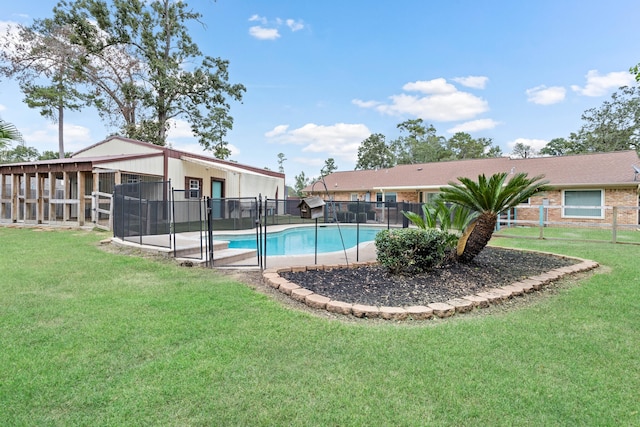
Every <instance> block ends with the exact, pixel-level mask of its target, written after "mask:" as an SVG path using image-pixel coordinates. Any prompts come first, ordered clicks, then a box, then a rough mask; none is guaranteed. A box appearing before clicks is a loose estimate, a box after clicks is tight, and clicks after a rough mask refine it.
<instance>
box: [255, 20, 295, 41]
mask: <svg viewBox="0 0 640 427" xmlns="http://www.w3.org/2000/svg"><path fill="white" fill-rule="evenodd" d="M249 22H258V23H260V25H254V26H253V27H251V28H249V34H250V35H251V36H252V37H254V38H256V39H258V40H276V39H278V38H280V31H279V29H280V27H283V26H285V25H286V26H287V27H288V28H289V29H290V30H291V32H294V33H295V32H296V31H300V30H302V29H304V28H305V24H304V22H303V21H302V20H301V19H298V20H295V19H290V18H289V19H282V18H275V19H273V20H269V19H267V18H265V17H264V16H260V15H258V14H254V15H251V17H250V18H249Z"/></svg>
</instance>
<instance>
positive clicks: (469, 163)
mask: <svg viewBox="0 0 640 427" xmlns="http://www.w3.org/2000/svg"><path fill="white" fill-rule="evenodd" d="M500 172H507V173H512V174H513V173H519V172H526V173H527V174H528V175H529V176H530V177H533V176H536V175H544V179H546V180H548V181H549V183H550V185H551V186H552V187H553V190H552V191H548V192H546V193H543V194H540V195H539V196H535V197H532V198H531V199H530V200H527V201H526V202H525V203H523V204H521V205H520V206H519V207H518V208H517V212H514V215H516V214H517V216H518V219H519V220H537V219H538V218H539V217H540V206H544V207H546V208H547V209H545V212H546V213H545V215H547V216H548V217H547V218H545V219H546V220H548V221H554V222H556V221H557V222H574V223H575V222H586V223H598V222H600V223H602V222H609V223H611V220H612V218H611V215H612V211H611V209H609V208H612V207H620V208H621V209H620V211H619V212H618V214H617V221H618V222H619V223H621V224H628V225H634V224H635V225H637V224H640V218H638V206H639V191H640V159H639V157H638V154H637V153H636V152H635V151H633V150H629V151H619V152H610V153H593V154H584V155H575V156H561V157H536V158H528V159H511V158H508V157H499V158H491V159H471V160H457V161H447V162H437V163H423V164H411V165H398V166H395V167H393V168H389V169H379V170H363V171H360V170H357V171H344V172H334V173H332V174H330V175H328V176H326V177H325V178H324V183H318V182H316V183H314V184H312V185H309V186H307V187H306V188H305V191H306V192H307V194H309V195H315V196H321V197H323V198H325V199H330V200H334V201H356V200H359V201H365V202H409V203H424V202H428V201H429V200H430V199H431V198H432V197H434V196H435V195H436V194H438V192H439V189H440V187H443V186H446V185H448V183H449V182H457V181H458V180H457V178H458V177H467V178H470V179H474V180H475V179H477V177H478V176H479V175H481V174H485V175H486V176H490V175H493V174H495V173H500ZM325 186H326V188H325Z"/></svg>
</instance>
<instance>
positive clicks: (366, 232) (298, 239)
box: [213, 225, 384, 256]
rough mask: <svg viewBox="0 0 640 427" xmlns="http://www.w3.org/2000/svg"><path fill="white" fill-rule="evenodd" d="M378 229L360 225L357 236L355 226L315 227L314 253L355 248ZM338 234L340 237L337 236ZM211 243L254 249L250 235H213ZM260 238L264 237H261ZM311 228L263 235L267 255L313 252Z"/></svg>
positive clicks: (372, 235)
mask: <svg viewBox="0 0 640 427" xmlns="http://www.w3.org/2000/svg"><path fill="white" fill-rule="evenodd" d="M381 230H384V228H382V227H364V226H361V227H360V230H359V233H358V229H357V228H356V227H355V226H344V225H342V226H340V228H339V229H338V227H336V226H326V225H324V226H318V253H325V252H335V251H342V250H343V246H342V242H343V241H344V248H346V249H349V248H353V247H355V246H356V245H357V244H358V243H363V242H368V241H372V240H374V239H375V237H376V234H378V232H379V231H381ZM341 234H342V237H341ZM213 238H214V239H215V240H226V241H228V242H229V248H240V249H256V235H255V233H254V234H242V235H233V234H220V235H218V234H215V233H214V236H213ZM262 238H263V239H264V236H263V237H262ZM315 242H316V229H315V227H294V228H289V229H286V230H283V231H275V232H267V253H266V255H267V256H271V255H307V254H313V253H315Z"/></svg>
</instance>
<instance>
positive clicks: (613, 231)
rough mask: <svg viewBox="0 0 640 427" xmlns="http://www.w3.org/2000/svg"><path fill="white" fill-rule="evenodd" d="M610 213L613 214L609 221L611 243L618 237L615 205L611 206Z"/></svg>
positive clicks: (616, 208)
mask: <svg viewBox="0 0 640 427" xmlns="http://www.w3.org/2000/svg"><path fill="white" fill-rule="evenodd" d="M612 215H613V218H612V221H611V224H612V227H611V243H616V240H617V238H618V207H617V206H614V207H613V212H612Z"/></svg>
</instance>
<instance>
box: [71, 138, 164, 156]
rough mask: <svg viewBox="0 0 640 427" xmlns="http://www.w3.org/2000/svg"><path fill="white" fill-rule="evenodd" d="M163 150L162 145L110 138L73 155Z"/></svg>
mask: <svg viewBox="0 0 640 427" xmlns="http://www.w3.org/2000/svg"><path fill="white" fill-rule="evenodd" d="M161 151H162V147H158V146H154V145H153V144H144V143H132V142H130V141H123V140H120V139H117V138H114V139H110V140H107V141H105V142H104V143H101V144H96V145H94V146H91V147H88V148H86V149H84V150H81V151H79V152H78V153H77V154H74V155H73V157H74V158H76V157H78V158H80V157H99V156H113V155H118V154H142V153H149V154H152V153H158V152H161Z"/></svg>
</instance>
